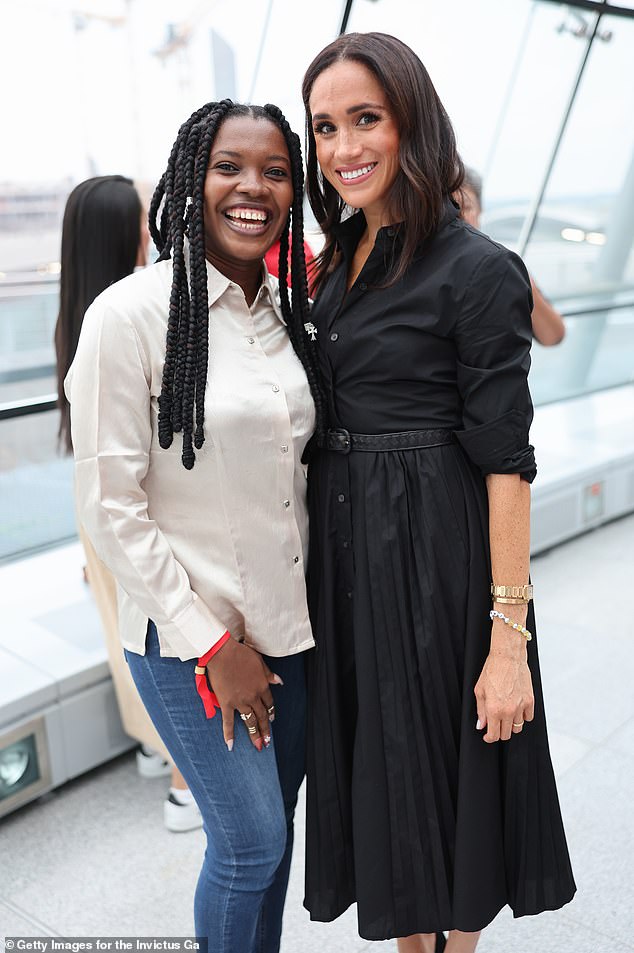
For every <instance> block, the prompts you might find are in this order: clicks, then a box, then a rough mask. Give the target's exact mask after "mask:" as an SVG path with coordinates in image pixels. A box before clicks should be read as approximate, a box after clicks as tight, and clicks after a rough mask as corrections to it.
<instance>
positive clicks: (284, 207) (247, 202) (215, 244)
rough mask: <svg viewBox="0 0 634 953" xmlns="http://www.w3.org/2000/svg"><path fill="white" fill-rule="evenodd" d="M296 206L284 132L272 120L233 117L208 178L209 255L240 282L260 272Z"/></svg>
mask: <svg viewBox="0 0 634 953" xmlns="http://www.w3.org/2000/svg"><path fill="white" fill-rule="evenodd" d="M292 201H293V184H292V178H291V162H290V158H289V155H288V148H287V146H286V142H285V141H284V136H283V135H282V132H281V130H280V129H278V127H277V126H276V125H275V123H273V122H269V121H268V120H267V119H254V118H252V117H251V116H230V117H229V118H228V119H225V121H224V122H223V123H222V125H221V127H220V129H219V130H218V132H217V134H216V138H215V140H214V143H213V145H212V148H211V154H210V157H209V167H208V170H207V176H206V179H205V254H206V256H207V258H208V260H209V261H210V262H211V263H212V265H214V266H215V267H216V268H217V269H218V271H220V272H222V274H224V275H226V276H227V277H228V278H231V280H234V281H236V282H238V283H240V279H241V277H242V276H243V275H244V274H245V271H250V270H253V269H260V268H261V263H262V258H263V257H264V255H265V254H266V252H267V251H268V250H269V248H270V247H271V245H273V244H274V243H275V242H276V241H277V239H278V238H279V236H280V234H281V233H282V230H283V229H284V226H285V224H286V220H287V218H288V213H289V209H290V207H291V204H292Z"/></svg>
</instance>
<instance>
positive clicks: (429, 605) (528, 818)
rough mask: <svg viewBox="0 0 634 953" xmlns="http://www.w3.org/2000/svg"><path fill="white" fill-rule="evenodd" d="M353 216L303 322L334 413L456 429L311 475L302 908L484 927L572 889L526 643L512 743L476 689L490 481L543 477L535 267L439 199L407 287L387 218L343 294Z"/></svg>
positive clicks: (388, 426)
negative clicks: (482, 724)
mask: <svg viewBox="0 0 634 953" xmlns="http://www.w3.org/2000/svg"><path fill="white" fill-rule="evenodd" d="M364 228H365V220H364V218H363V215H362V213H357V214H356V215H354V216H353V217H352V218H351V219H349V220H348V221H346V222H345V223H343V224H342V225H341V226H340V230H339V232H338V241H339V248H340V251H341V255H342V261H341V263H340V264H339V265H338V267H336V269H335V270H334V271H333V273H332V274H331V275H330V276H329V277H328V279H327V280H326V283H325V285H324V286H323V289H322V291H321V293H320V294H319V296H318V298H317V301H316V304H315V306H314V309H313V312H312V315H311V318H312V321H313V324H314V325H315V327H316V328H317V344H318V348H319V353H320V361H321V366H322V372H323V377H324V383H325V388H326V391H327V394H328V400H329V407H330V418H331V419H330V425H331V427H333V428H345V429H347V430H348V431H350V432H351V433H361V434H385V433H400V432H403V431H411V430H420V429H427V428H431V429H436V428H442V429H448V430H450V431H453V432H454V434H455V437H454V439H453V440H452V442H451V443H450V444H447V445H444V446H435V447H428V448H424V449H411V450H390V451H375V452H372V451H370V452H355V451H354V450H353V451H352V452H350V453H340V452H335V451H333V450H327V449H321V450H317V451H316V453H315V455H314V457H313V459H312V460H311V466H310V476H309V506H310V517H311V531H310V556H309V566H308V577H309V599H310V608H311V616H312V622H313V630H314V633H315V638H316V643H317V649H316V652H315V654H314V664H313V667H312V672H311V678H310V691H311V698H312V706H311V707H312V719H311V724H310V729H309V737H308V818H307V845H306V899H305V905H306V907H307V909H308V910H309V911H310V914H311V917H312V919H315V920H333V919H334V918H335V917H338V916H339V915H340V914H341V913H343V911H344V910H345V909H346V908H347V907H348V906H349V905H350V904H351V903H354V902H355V901H356V902H357V904H358V920H359V933H360V935H361V936H362V937H364V938H366V939H369V940H383V939H388V938H391V937H398V936H408V935H409V934H412V933H432V932H434V931H440V930H445V931H446V930H450V929H459V930H463V931H476V930H480V929H481V928H483V927H484V926H486V924H488V923H489V922H490V921H491V920H492V919H493V918H494V917H495V915H496V914H497V912H498V911H499V910H500V909H501V908H502V907H503V906H504V905H505V904H507V903H508V904H510V906H511V907H512V909H513V911H514V913H515V915H516V916H522V915H524V914H534V913H539V912H540V911H542V910H552V909H556V908H558V907H560V906H562V905H563V904H564V903H566V902H568V901H569V900H570V899H571V898H572V896H573V894H574V892H575V884H574V880H573V876H572V870H571V866H570V860H569V856H568V850H567V847H566V840H565V835H564V831H563V826H562V821H561V814H560V810H559V803H558V799H557V791H556V787H555V780H554V775H553V770H552V766H551V761H550V754H549V750H548V740H547V735H546V722H545V717H544V706H543V700H542V689H541V682H540V675H539V664H538V654H537V640H536V638H535V637H533V640H532V641H531V642H529V643H528V661H529V665H530V669H531V673H532V678H533V686H534V692H535V700H536V712H535V719H534V721H533V722H531V723H527V724H526V725H525V726H524V729H523V731H522V732H521V733H520V734H517V735H513V737H512V738H511V740H510V741H509V742H500V743H497V744H491V745H489V744H486V743H485V742H484V741H483V740H482V735H483V732H481V731H477V730H476V720H477V712H476V704H475V697H474V694H473V689H474V686H475V684H476V682H477V680H478V678H479V675H480V672H481V670H482V666H483V664H484V661H485V659H486V657H487V654H488V650H489V643H490V634H491V622H490V619H489V610H490V608H491V599H490V585H491V565H490V553H489V536H488V504H487V492H486V485H485V479H484V477H485V475H486V474H487V473H520V474H521V475H522V477H523V478H524V479H526V480H529V481H532V480H533V478H534V476H535V472H536V469H535V461H534V456H533V448H532V447H531V446H530V444H529V440H528V430H529V426H530V423H531V419H532V404H531V399H530V395H529V390H528V385H527V374H528V369H529V365H530V356H529V352H530V345H531V336H532V335H531V320H530V312H531V295H530V284H529V281H528V277H527V273H526V270H525V268H524V265H523V264H522V262H521V260H520V259H519V258H518V257H517V256H516V255H514V254H513V253H511V252H509V251H508V250H507V249H505V248H503V247H502V246H500V245H497V244H496V243H495V242H492V241H491V240H490V239H488V238H487V237H485V236H484V235H482V234H481V233H480V232H477V231H476V230H474V229H472V228H471V227H470V226H469V225H467V224H466V223H464V222H463V221H462V220H461V219H460V218H459V217H458V213H457V210H456V208H455V207H454V206H453V204H451V203H449V202H447V204H446V208H445V213H444V217H443V220H442V222H441V224H440V227H439V229H438V231H437V232H436V234H435V235H434V236H433V237H432V238H431V239H429V240H428V241H427V242H425V243H424V245H422V246H421V248H420V251H419V253H418V255H417V257H416V259H415V261H414V262H413V264H412V265H411V267H410V268H409V270H408V271H407V273H406V274H405V276H404V277H403V278H402V279H401V280H400V281H398V282H397V283H396V284H395V285H393V286H391V287H388V288H384V289H381V288H378V287H377V286H379V285H381V283H382V282H383V280H384V279H385V277H386V274H387V272H388V270H389V269H390V267H391V263H392V261H393V256H395V255H398V254H399V250H400V241H399V237H398V228H396V229H395V228H384V229H381V231H380V232H379V234H378V236H377V240H376V244H375V247H374V249H373V251H372V253H371V254H370V257H369V258H368V260H367V262H366V264H365V266H364V268H363V270H362V272H361V274H360V275H359V277H358V278H357V280H356V282H355V284H354V285H353V287H352V288H351V289H350V291H349V292H346V276H347V271H348V266H349V263H350V260H351V258H352V256H353V254H354V251H355V248H356V245H357V243H358V241H359V238H360V236H361V234H362V232H363V230H364ZM500 582H504V580H500ZM509 609H512V607H509ZM527 628H528V629H529V630H530V631H531V632H533V633H535V618H534V613H533V607H532V604H531V606H530V609H529V614H528V622H527ZM515 637H517V638H520V637H521V636H519V635H516V633H515V632H513V631H511V630H509V638H515Z"/></svg>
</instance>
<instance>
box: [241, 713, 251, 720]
mask: <svg viewBox="0 0 634 953" xmlns="http://www.w3.org/2000/svg"><path fill="white" fill-rule="evenodd" d="M252 717H253V712H252V711H250V712H249V714H248V715H245V713H244V712H243V711H241V712H240V718H242V721H248V720H249V718H252Z"/></svg>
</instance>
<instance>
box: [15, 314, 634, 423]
mask: <svg viewBox="0 0 634 953" xmlns="http://www.w3.org/2000/svg"><path fill="white" fill-rule="evenodd" d="M553 303H554V304H557V302H553ZM557 307H558V310H559V311H560V313H561V314H562V315H563V317H564V318H572V317H585V316H587V315H591V314H601V313H602V312H604V311H617V310H621V309H624V308H632V307H634V297H632V298H628V299H627V300H625V301H613V300H609V299H607V298H606V300H605V301H599V302H596V301H595V302H594V303H593V304H592V305H588V306H587V307H586V308H584V307H579V306H574V305H572V304H571V305H570V306H568V307H566V305H565V304H561V305H559V304H558V305H557ZM46 370H51V368H50V367H47V368H46ZM618 386H620V385H618ZM606 389H607V388H606ZM57 408H58V402H57V395H56V394H42V395H39V396H37V397H29V398H27V399H26V400H24V399H23V400H9V401H6V402H5V403H0V420H12V419H15V418H16V417H26V416H28V415H29V414H42V413H47V412H49V411H51V410H57Z"/></svg>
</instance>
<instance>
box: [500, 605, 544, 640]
mask: <svg viewBox="0 0 634 953" xmlns="http://www.w3.org/2000/svg"><path fill="white" fill-rule="evenodd" d="M489 618H490V619H491V621H493V619H501V620H502V622H504V624H505V625H510V627H511V628H512V629H516V630H517V631H518V632H519V634H520V635H523V636H524V638H525V639H526V641H527V642H530V640H531V639H532V638H533V636H532V635H531V633H530V632H529V631H528V629H525V628H524V626H523V625H520V623H519V622H511V620H510V619H509V617H508V616H507V615H504V613H503V612H496V611H495V609H491V611H490V612H489Z"/></svg>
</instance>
